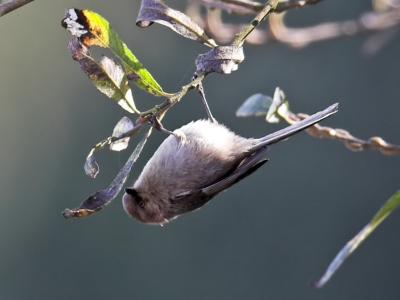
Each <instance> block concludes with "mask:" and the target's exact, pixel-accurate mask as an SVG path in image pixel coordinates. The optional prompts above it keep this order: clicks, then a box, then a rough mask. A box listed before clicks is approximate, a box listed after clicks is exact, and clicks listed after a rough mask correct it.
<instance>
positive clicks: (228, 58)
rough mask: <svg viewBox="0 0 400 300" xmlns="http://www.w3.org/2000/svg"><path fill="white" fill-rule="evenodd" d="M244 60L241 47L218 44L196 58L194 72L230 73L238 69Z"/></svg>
mask: <svg viewBox="0 0 400 300" xmlns="http://www.w3.org/2000/svg"><path fill="white" fill-rule="evenodd" d="M243 60H244V53H243V48H242V47H236V46H219V47H216V48H213V49H211V50H209V51H207V52H206V53H203V54H200V55H199V56H197V58H196V73H197V74H200V73H202V74H207V73H212V72H217V73H222V74H230V73H231V72H232V71H236V70H237V69H238V67H239V66H238V65H239V64H240V63H241V62H242V61H243Z"/></svg>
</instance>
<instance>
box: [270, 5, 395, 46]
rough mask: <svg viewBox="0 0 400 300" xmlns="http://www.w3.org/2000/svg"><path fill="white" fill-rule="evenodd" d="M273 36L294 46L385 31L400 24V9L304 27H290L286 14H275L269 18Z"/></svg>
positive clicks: (369, 13)
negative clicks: (287, 23) (287, 24)
mask: <svg viewBox="0 0 400 300" xmlns="http://www.w3.org/2000/svg"><path fill="white" fill-rule="evenodd" d="M269 24H270V30H271V34H272V38H273V39H274V40H276V41H278V42H281V43H284V44H287V45H290V46H292V47H294V48H301V47H305V46H308V45H309V44H310V43H315V42H320V41H323V40H329V39H334V38H339V37H342V36H353V35H357V34H360V33H365V32H379V31H384V30H387V29H390V28H393V27H395V26H399V25H400V9H392V10H389V11H387V12H382V13H381V12H368V13H364V14H362V15H361V16H360V17H359V18H358V19H355V20H349V21H340V22H326V23H321V24H317V25H314V26H309V27H303V28H290V27H287V26H286V25H285V23H284V14H280V15H278V14H274V15H272V16H271V18H270V20H269Z"/></svg>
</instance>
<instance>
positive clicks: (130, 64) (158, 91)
mask: <svg viewBox="0 0 400 300" xmlns="http://www.w3.org/2000/svg"><path fill="white" fill-rule="evenodd" d="M61 23H62V25H63V26H64V27H65V28H66V29H67V30H68V31H69V32H70V33H71V34H72V35H73V36H76V37H77V38H79V41H80V42H81V43H82V44H83V45H85V46H86V47H91V46H98V47H103V48H109V49H110V50H111V51H112V52H113V53H114V55H116V56H117V57H118V58H119V59H120V60H121V62H122V64H123V67H124V69H125V72H126V74H127V76H128V78H129V79H132V80H134V81H135V83H136V84H137V85H138V86H139V87H140V88H142V89H144V90H145V91H147V92H148V93H151V94H153V95H156V96H164V95H165V94H166V93H165V92H164V91H163V90H162V88H161V86H160V85H159V84H158V83H157V81H156V80H155V79H154V78H153V76H152V75H151V74H150V73H149V71H147V69H145V68H144V67H143V65H142V64H141V62H140V61H139V60H138V59H137V58H136V56H135V55H134V54H133V53H132V52H131V50H129V48H128V46H127V45H126V44H125V43H124V42H123V41H122V40H121V39H120V38H119V36H118V34H117V33H116V32H115V31H114V30H113V29H112V27H111V26H110V24H109V23H108V21H107V20H106V19H104V18H103V17H102V16H100V15H99V14H97V13H95V12H93V11H90V10H86V9H85V10H79V9H74V8H70V9H68V10H67V12H66V14H65V17H64V19H63V20H62V22H61Z"/></svg>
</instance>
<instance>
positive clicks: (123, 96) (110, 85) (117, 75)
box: [68, 38, 139, 114]
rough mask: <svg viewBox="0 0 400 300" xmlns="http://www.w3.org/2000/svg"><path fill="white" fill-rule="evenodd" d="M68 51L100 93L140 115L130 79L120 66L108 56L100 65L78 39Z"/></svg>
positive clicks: (74, 40) (69, 46)
mask: <svg viewBox="0 0 400 300" xmlns="http://www.w3.org/2000/svg"><path fill="white" fill-rule="evenodd" d="M68 49H69V51H70V52H71V54H72V58H73V59H74V60H76V61H78V62H79V64H80V66H81V69H82V71H83V72H85V74H86V75H87V76H88V77H89V79H90V80H91V81H92V83H93V84H94V85H95V87H96V88H97V89H98V90H99V91H100V92H102V93H103V94H105V95H106V96H108V97H109V98H111V99H113V100H115V101H116V102H117V103H118V104H119V105H120V106H121V107H122V108H123V109H125V110H127V111H129V112H130V113H138V114H139V111H138V110H137V108H136V106H135V103H134V101H133V96H132V92H131V89H130V87H129V84H128V79H127V77H126V75H125V73H124V71H123V70H122V67H121V66H120V65H118V64H117V63H116V62H114V61H113V60H112V59H110V58H108V57H106V56H104V57H103V58H102V59H101V61H100V63H98V62H97V61H95V60H94V59H93V58H92V57H91V56H90V53H89V50H88V49H87V47H86V46H85V45H83V44H81V43H80V42H79V40H78V39H77V38H72V39H71V40H70V42H69V44H68Z"/></svg>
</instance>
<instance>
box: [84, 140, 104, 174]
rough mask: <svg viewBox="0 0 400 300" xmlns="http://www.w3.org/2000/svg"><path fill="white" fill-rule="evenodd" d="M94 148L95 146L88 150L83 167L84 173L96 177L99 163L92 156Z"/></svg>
mask: <svg viewBox="0 0 400 300" xmlns="http://www.w3.org/2000/svg"><path fill="white" fill-rule="evenodd" d="M95 150H96V149H95V148H93V149H91V150H90V152H89V154H88V156H87V157H86V160H85V165H84V167H83V168H84V170H85V174H86V175H87V176H89V177H90V178H93V179H94V178H96V176H97V174H99V171H100V168H99V164H98V163H97V161H96V159H95V157H94V152H95Z"/></svg>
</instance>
